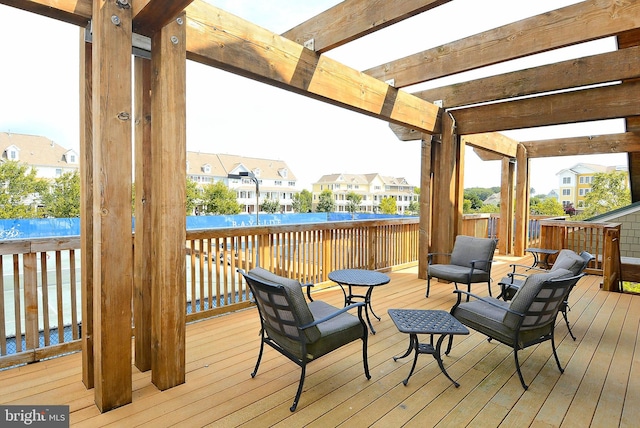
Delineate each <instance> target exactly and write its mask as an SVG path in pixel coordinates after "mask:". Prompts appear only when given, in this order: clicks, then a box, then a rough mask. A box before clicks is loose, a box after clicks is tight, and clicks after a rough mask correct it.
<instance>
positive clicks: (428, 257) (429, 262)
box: [427, 253, 451, 264]
mask: <svg viewBox="0 0 640 428" xmlns="http://www.w3.org/2000/svg"><path fill="white" fill-rule="evenodd" d="M433 256H451V253H428V254H427V263H428V264H431V260H433Z"/></svg>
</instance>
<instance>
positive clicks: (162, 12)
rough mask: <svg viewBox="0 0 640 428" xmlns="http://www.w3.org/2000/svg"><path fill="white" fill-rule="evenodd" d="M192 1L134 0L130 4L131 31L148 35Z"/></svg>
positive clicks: (166, 22)
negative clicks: (131, 11)
mask: <svg viewBox="0 0 640 428" xmlns="http://www.w3.org/2000/svg"><path fill="white" fill-rule="evenodd" d="M127 1H131V0H127ZM192 2H193V0H135V1H133V5H132V6H133V31H134V32H136V33H138V34H144V35H146V36H150V35H151V34H152V33H154V32H156V31H158V30H160V29H161V28H163V27H164V26H165V25H166V24H168V23H169V21H171V20H172V19H174V18H175V17H176V16H178V14H180V12H182V11H183V10H184V9H185V8H186V7H187V6H189V5H190V4H191V3H192Z"/></svg>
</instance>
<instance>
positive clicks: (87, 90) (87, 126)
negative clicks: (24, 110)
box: [79, 28, 94, 389]
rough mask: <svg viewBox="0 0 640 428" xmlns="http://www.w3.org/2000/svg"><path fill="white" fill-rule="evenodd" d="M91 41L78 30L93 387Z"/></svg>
mask: <svg viewBox="0 0 640 428" xmlns="http://www.w3.org/2000/svg"><path fill="white" fill-rule="evenodd" d="M91 76H92V73H91V43H87V42H86V41H85V30H84V28H81V29H80V91H79V93H80V269H81V270H80V277H81V278H82V283H81V295H82V382H83V383H84V386H85V387H87V388H88V389H91V388H93V380H94V379H93V377H94V370H93V121H92V113H91V108H92V105H91V94H92V90H91V88H92V78H91Z"/></svg>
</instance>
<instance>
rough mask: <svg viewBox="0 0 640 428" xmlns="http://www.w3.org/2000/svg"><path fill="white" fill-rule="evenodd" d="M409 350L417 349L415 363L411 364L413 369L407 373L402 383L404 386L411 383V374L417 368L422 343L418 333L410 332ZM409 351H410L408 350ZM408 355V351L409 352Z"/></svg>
mask: <svg viewBox="0 0 640 428" xmlns="http://www.w3.org/2000/svg"><path fill="white" fill-rule="evenodd" d="M409 342H410V343H409V350H411V349H412V348H413V349H415V351H416V352H415V354H414V357H413V364H411V370H410V371H409V374H408V375H407V378H406V379H405V380H403V381H402V383H403V384H404V386H407V383H409V378H410V377H411V375H412V374H413V371H414V370H415V369H416V363H417V362H418V354H419V353H420V352H419V349H420V344H419V343H418V335H417V334H413V333H412V334H410V335H409ZM407 352H409V351H407ZM407 355H408V353H407Z"/></svg>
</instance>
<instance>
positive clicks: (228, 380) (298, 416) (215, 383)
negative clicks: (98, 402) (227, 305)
mask: <svg viewBox="0 0 640 428" xmlns="http://www.w3.org/2000/svg"><path fill="white" fill-rule="evenodd" d="M517 261H518V259H513V258H510V259H504V260H501V259H499V260H498V261H497V262H496V263H494V267H493V270H492V276H493V278H494V281H493V285H492V290H493V293H494V295H496V294H497V291H498V287H497V281H498V280H500V279H501V278H502V277H504V276H505V275H506V273H507V272H508V271H509V270H510V268H509V264H510V263H512V262H517ZM523 262H524V263H525V264H526V263H527V262H529V263H530V257H529V258H524V259H523ZM390 276H391V277H392V281H391V282H390V283H389V284H388V285H386V286H383V287H379V288H376V289H375V290H374V293H373V307H374V310H375V311H376V313H377V314H378V315H379V316H381V318H382V320H381V321H378V320H376V319H373V318H372V321H373V324H374V327H375V329H376V334H375V335H373V334H371V335H369V337H368V342H369V343H368V348H367V349H368V354H369V369H370V372H371V375H372V378H371V380H367V379H366V378H365V377H364V374H363V368H362V359H361V352H362V347H361V343H359V342H354V343H353V344H350V345H348V346H345V347H343V348H341V349H339V350H337V351H334V352H332V353H331V354H329V355H327V356H324V357H323V358H321V359H319V360H318V361H315V362H313V363H311V364H310V365H309V366H308V368H307V378H306V380H305V387H304V392H303V394H302V396H301V399H300V403H299V405H298V410H297V411H296V412H294V413H291V412H290V411H289V406H290V405H291V402H292V400H293V396H294V394H295V390H296V388H297V384H298V379H299V375H300V369H299V367H297V366H296V365H294V364H293V363H291V362H290V361H289V360H287V359H286V358H284V357H282V356H281V355H279V354H278V353H277V352H275V351H274V350H272V349H270V348H266V349H265V353H264V356H263V360H262V363H261V366H260V370H259V372H258V375H257V376H256V377H255V378H251V376H250V373H251V371H253V368H254V365H255V361H256V357H257V353H258V347H259V336H258V330H259V320H258V317H257V314H256V310H255V308H249V309H245V310H241V311H238V312H235V313H232V314H228V315H223V316H218V317H215V318H212V319H209V320H203V321H199V322H196V323H192V324H189V325H188V326H187V366H186V370H187V382H186V383H185V384H183V385H180V386H177V387H175V388H171V389H169V390H167V391H163V392H160V391H158V389H157V388H156V387H155V386H154V385H153V384H152V383H151V374H150V372H146V373H140V372H139V371H138V370H137V369H136V368H135V367H134V366H133V365H132V376H133V388H134V391H133V402H132V403H131V404H129V405H126V406H123V407H121V408H118V409H114V410H112V411H110V412H107V413H104V414H100V412H99V411H98V410H97V407H96V406H95V404H94V398H93V390H87V389H86V388H85V387H84V385H83V384H82V381H81V355H80V353H76V354H71V355H67V356H63V357H59V358H55V359H51V360H47V361H43V362H39V363H35V364H29V365H27V366H22V367H18V368H13V369H9V370H3V371H0V403H2V404H51V405H54V404H63V405H69V406H70V410H71V425H72V426H74V427H76V426H77V427H91V428H94V427H103V426H114V427H119V426H127V427H129V426H136V427H138V426H140V427H143V426H148V427H170V426H186V427H200V426H212V427H216V428H217V427H237V426H247V427H262V426H275V427H290V426H308V427H329V426H380V427H387V426H407V427H410V426H420V427H424V426H442V427H448V426H470V427H486V426H505V427H506V426H532V427H538V426H539V427H543V426H544V427H548V426H554V427H557V426H589V425H591V426H604V425H607V426H610V425H616V424H617V425H619V426H636V425H637V424H636V422H637V421H638V420H639V419H640V406H638V405H637V404H636V397H638V396H640V382H637V381H636V382H634V381H633V380H634V379H637V378H638V376H640V357H639V356H638V355H637V353H636V352H635V350H636V349H637V348H638V346H639V345H640V330H639V328H640V327H639V324H640V296H632V295H620V294H616V293H608V292H604V291H602V290H601V289H600V283H601V278H600V277H596V276H587V277H585V278H583V279H582V280H581V281H580V283H579V284H578V285H577V286H576V288H575V289H574V291H573V292H572V294H571V297H570V307H571V310H570V312H569V320H570V322H571V326H572V330H573V332H574V334H575V335H576V337H577V340H576V341H573V340H572V339H571V337H570V336H569V335H568V331H567V328H566V325H565V323H564V320H562V319H558V324H557V327H556V344H557V347H558V354H559V356H560V361H561V363H562V364H563V366H564V367H565V373H564V374H560V372H559V371H558V369H557V367H556V363H555V360H554V359H553V355H552V352H551V348H550V344H549V343H542V344H540V345H536V346H533V347H530V348H527V349H525V350H523V351H520V352H519V357H520V361H521V364H522V368H523V374H524V377H525V380H526V381H527V382H528V383H529V384H530V388H529V390H528V391H526V392H525V391H524V390H523V389H522V387H521V385H520V381H519V379H518V376H517V374H516V371H515V367H514V361H513V354H512V352H511V351H510V349H509V348H507V347H506V346H504V345H502V344H499V343H495V342H488V341H487V340H486V337H484V336H483V335H481V334H479V333H476V332H474V331H471V332H470V334H469V335H465V336H456V337H455V340H454V344H453V348H452V351H451V354H450V355H449V356H443V360H444V364H445V367H446V368H447V371H448V372H449V374H450V375H451V376H452V377H453V378H454V379H456V380H457V381H458V382H460V384H461V385H460V388H455V387H454V386H453V384H452V383H451V382H450V381H449V380H448V379H447V378H446V377H445V376H444V375H442V373H441V372H440V369H439V367H438V365H437V363H436V361H435V360H434V359H433V358H431V357H430V356H428V355H421V356H420V357H419V358H418V363H417V365H416V370H415V372H414V373H413V375H412V377H411V379H410V380H409V383H408V385H407V386H404V385H403V384H402V380H403V379H404V378H405V377H406V375H407V374H408V371H409V369H410V367H411V362H412V356H409V357H407V358H405V359H403V360H399V361H397V362H394V361H393V359H392V357H393V356H394V355H398V354H401V353H403V352H404V351H405V350H406V349H407V346H408V340H409V339H408V335H406V334H403V333H400V332H398V330H397V329H396V327H395V325H394V324H393V322H392V321H391V320H390V318H389V316H388V314H387V310H388V309H389V308H418V309H440V310H449V309H450V308H451V306H452V305H453V304H454V302H455V295H454V293H453V292H452V291H453V288H454V287H453V284H449V283H440V282H437V281H434V282H433V283H432V284H431V295H430V297H429V298H428V299H426V298H425V297H424V293H425V289H426V281H424V280H419V279H417V268H416V267H413V268H408V269H403V270H400V271H396V272H392V273H390ZM472 292H474V293H477V294H480V295H487V294H488V291H487V287H486V285H484V286H483V285H482V284H476V285H473V287H472ZM313 295H314V298H315V299H320V300H324V301H327V302H328V303H330V304H333V305H335V306H341V305H342V304H343V301H344V297H343V294H342V292H341V291H340V289H339V288H338V287H329V288H326V289H324V290H317V291H315V292H314V293H313ZM427 339H428V336H427V337H421V340H423V341H424V340H427Z"/></svg>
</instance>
